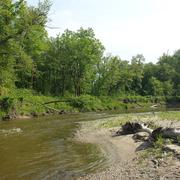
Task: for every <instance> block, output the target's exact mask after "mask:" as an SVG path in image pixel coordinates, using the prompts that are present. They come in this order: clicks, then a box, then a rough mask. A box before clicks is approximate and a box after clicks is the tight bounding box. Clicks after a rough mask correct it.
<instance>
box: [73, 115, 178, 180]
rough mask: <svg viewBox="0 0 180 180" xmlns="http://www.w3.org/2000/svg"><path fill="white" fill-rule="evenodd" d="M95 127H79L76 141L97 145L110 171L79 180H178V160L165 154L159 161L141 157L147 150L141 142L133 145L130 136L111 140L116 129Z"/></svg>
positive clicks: (82, 124) (87, 123)
mask: <svg viewBox="0 0 180 180" xmlns="http://www.w3.org/2000/svg"><path fill="white" fill-rule="evenodd" d="M115 118H118V117H115ZM111 120H112V118H111ZM98 123H99V122H97V121H94V122H83V123H81V129H80V130H79V131H78V132H77V134H76V136H75V138H76V139H77V140H78V141H81V142H88V143H93V144H97V145H98V146H99V147H100V148H101V149H102V150H103V151H104V152H105V155H106V156H107V159H108V164H109V167H108V168H106V169H104V170H102V171H100V172H96V173H94V174H87V175H84V176H82V177H79V178H78V179H79V180H82V179H83V180H84V179H85V180H117V179H118V180H121V179H122V180H129V179H139V180H140V179H141V180H142V179H143V180H147V179H152V180H156V179H157V180H159V179H162V180H164V179H173V180H175V179H180V160H179V158H178V157H179V156H175V155H169V154H168V153H166V152H165V153H164V154H162V156H161V157H159V158H157V157H155V156H153V155H148V156H146V157H144V153H145V152H146V150H143V149H146V148H145V147H144V148H142V147H143V146H142V144H143V143H142V142H140V141H138V142H136V141H134V140H133V138H132V135H126V136H117V137H112V132H113V131H115V130H117V128H113V129H112V128H108V129H107V128H106V129H105V128H99V127H98V125H97V124H98ZM158 123H162V122H158ZM163 123H164V124H165V123H168V122H166V121H163ZM178 125H179V122H178ZM140 147H141V148H140Z"/></svg>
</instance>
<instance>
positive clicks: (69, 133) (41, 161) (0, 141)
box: [0, 113, 112, 180]
mask: <svg viewBox="0 0 180 180" xmlns="http://www.w3.org/2000/svg"><path fill="white" fill-rule="evenodd" d="M109 116H112V115H108V114H105V113H104V114H103V113H102V114H97V113H83V114H71V115H61V116H48V117H43V118H38V119H27V120H14V121H9V122H0V179H1V180H11V179H12V180H15V179H18V180H19V179H20V180H21V179H33V180H36V179H72V178H76V177H77V176H79V175H83V174H86V173H90V172H94V171H96V170H99V169H101V168H103V167H104V166H105V165H106V158H105V157H104V155H103V154H102V153H101V151H100V149H99V148H98V147H97V146H96V145H93V144H86V143H80V142H78V141H76V140H75V139H74V138H73V137H74V134H75V132H76V131H77V129H78V128H79V123H78V122H80V121H89V120H96V119H101V118H104V117H109Z"/></svg>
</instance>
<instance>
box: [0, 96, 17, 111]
mask: <svg viewBox="0 0 180 180" xmlns="http://www.w3.org/2000/svg"><path fill="white" fill-rule="evenodd" d="M13 105H14V104H13V98H9V97H2V98H1V99H0V108H1V110H2V111H3V112H5V113H6V114H7V113H9V112H10V110H11V109H12V107H13Z"/></svg>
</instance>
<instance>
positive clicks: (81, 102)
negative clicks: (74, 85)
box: [68, 95, 103, 111]
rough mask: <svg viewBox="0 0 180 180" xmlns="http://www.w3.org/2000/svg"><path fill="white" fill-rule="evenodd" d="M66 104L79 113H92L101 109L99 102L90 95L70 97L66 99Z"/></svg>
mask: <svg viewBox="0 0 180 180" xmlns="http://www.w3.org/2000/svg"><path fill="white" fill-rule="evenodd" d="M68 102H69V105H71V106H73V107H74V108H77V109H79V110H80V111H94V110H98V109H102V108H103V106H102V102H101V100H100V99H98V98H97V97H93V96H90V95H82V96H79V97H72V98H70V99H68Z"/></svg>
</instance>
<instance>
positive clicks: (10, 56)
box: [0, 0, 180, 97]
mask: <svg viewBox="0 0 180 180" xmlns="http://www.w3.org/2000/svg"><path fill="white" fill-rule="evenodd" d="M50 7H51V3H50V2H49V1H47V0H45V1H43V2H40V3H39V4H38V6H37V7H33V6H28V4H27V3H26V1H24V0H18V1H13V0H1V1H0V94H1V95H2V96H3V95H7V92H8V91H13V89H16V90H17V89H31V90H34V91H36V92H38V93H39V94H42V95H48V96H61V97H62V96H66V95H67V94H71V95H74V96H80V95H84V94H88V95H92V96H121V95H140V96H178V95H180V50H177V51H176V52H175V53H174V54H173V55H169V54H163V55H162V56H161V57H159V59H158V62H157V63H156V64H153V63H145V58H144V56H143V55H142V54H137V55H135V56H133V57H132V59H131V61H130V62H129V61H127V60H123V59H121V58H120V57H119V56H113V55H110V54H109V55H105V47H104V46H103V44H102V43H101V42H100V40H99V39H97V38H96V37H95V32H94V31H93V29H91V28H88V29H84V28H80V29H79V30H77V31H71V30H68V29H67V30H65V31H64V32H63V33H62V34H59V35H58V36H57V37H55V38H54V37H53V38H52V37H48V33H47V22H48V21H49V19H48V12H49V10H50Z"/></svg>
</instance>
